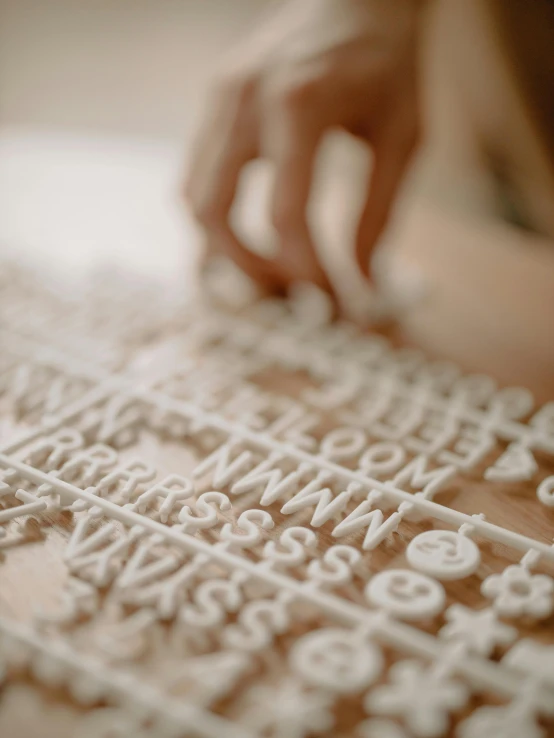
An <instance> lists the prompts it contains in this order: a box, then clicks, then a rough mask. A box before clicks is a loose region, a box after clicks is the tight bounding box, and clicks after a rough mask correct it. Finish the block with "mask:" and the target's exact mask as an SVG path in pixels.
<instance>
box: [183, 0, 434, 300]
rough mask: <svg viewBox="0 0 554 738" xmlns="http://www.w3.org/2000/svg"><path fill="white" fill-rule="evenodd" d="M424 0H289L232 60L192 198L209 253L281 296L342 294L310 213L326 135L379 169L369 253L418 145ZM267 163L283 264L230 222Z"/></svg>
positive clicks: (197, 161)
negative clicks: (240, 192) (315, 289)
mask: <svg viewBox="0 0 554 738" xmlns="http://www.w3.org/2000/svg"><path fill="white" fill-rule="evenodd" d="M421 7H422V5H421V2H418V1H417V0H289V2H286V3H284V4H282V5H280V6H279V7H278V9H277V10H276V11H273V12H272V13H271V14H270V15H269V17H268V18H267V19H266V21H265V23H263V24H262V25H261V26H260V27H258V28H257V29H256V30H255V31H254V33H253V34H252V35H251V36H250V37H249V38H248V39H246V40H245V41H243V42H242V43H241V44H240V48H239V49H237V50H236V51H235V52H234V53H233V54H232V55H231V57H230V58H228V59H226V60H225V62H224V64H223V65H222V69H223V70H224V71H223V72H222V73H221V74H220V76H219V78H218V79H217V80H216V82H215V85H214V88H213V91H212V94H211V98H210V100H209V103H208V106H207V110H206V115H205V118H204V121H203V124H202V126H201V128H200V131H199V134H198V136H197V139H196V143H195V146H194V147H193V153H192V165H191V167H190V170H189V174H188V179H187V183H186V187H185V194H186V198H187V201H188V203H189V205H190V208H191V210H192V213H193V215H194V216H195V218H196V220H197V221H198V223H199V224H200V225H201V227H202V228H203V231H204V233H205V237H206V245H207V252H208V254H214V253H223V254H225V255H227V256H228V257H230V258H231V259H232V260H233V261H234V262H235V263H236V264H237V265H238V266H239V267H241V268H242V269H243V270H244V271H245V272H246V273H247V274H248V275H249V276H250V277H252V278H253V279H254V280H255V281H257V282H258V283H260V284H261V285H262V286H263V287H265V288H266V289H269V290H271V291H279V292H283V291H286V290H287V289H288V287H289V286H290V284H291V283H292V282H294V281H297V280H298V281H310V282H313V283H315V284H316V285H317V286H319V287H321V288H323V289H325V290H327V291H329V292H331V293H332V292H333V290H334V288H333V284H332V282H331V280H330V279H329V275H328V274H326V273H325V270H324V268H323V266H322V264H321V262H320V259H319V257H318V253H317V249H316V247H315V245H314V242H313V239H312V237H311V234H310V229H309V226H308V221H307V216H306V210H307V206H308V201H309V199H310V194H311V191H312V175H313V169H314V162H315V159H316V156H317V153H318V150H319V147H320V145H321V143H322V140H323V138H324V137H325V135H326V134H327V133H328V132H330V131H332V130H336V129H342V130H343V131H346V132H348V133H349V134H351V135H353V136H355V137H357V138H359V139H361V140H362V141H364V142H365V143H366V144H367V146H368V148H369V149H370V150H371V153H372V156H373V166H372V171H371V176H370V178H369V181H368V182H367V183H366V185H365V189H364V196H363V206H362V209H361V214H360V216H359V222H358V224H357V229H356V238H355V243H354V244H353V246H352V250H353V253H354V256H355V260H356V262H357V264H358V266H359V269H360V271H361V273H362V274H363V275H364V276H365V277H366V278H367V279H368V280H370V279H371V266H370V261H371V260H370V257H371V254H372V252H373V250H374V248H375V246H376V244H377V241H378V238H379V236H380V234H381V233H382V231H383V229H384V228H385V225H386V223H387V219H388V216H389V213H390V211H391V207H392V205H393V203H394V200H395V196H396V194H397V191H398V188H399V186H400V184H401V182H402V180H403V178H404V175H405V173H406V170H407V168H408V166H409V164H410V161H411V159H412V155H413V153H414V151H415V149H416V147H417V143H418V139H419V101H418V90H417V76H418V75H417V69H416V66H417V64H416V61H417V55H418V39H419V23H418V21H419V16H420V13H421ZM258 157H262V158H264V159H267V160H269V161H270V162H271V164H272V167H273V171H274V179H273V191H272V196H271V211H270V217H271V223H272V225H273V227H274V229H275V232H276V234H277V238H278V245H279V248H278V252H277V254H276V256H275V257H274V258H271V259H268V258H263V257H262V256H259V255H257V254H254V253H252V252H251V251H250V250H249V249H248V248H246V246H245V245H244V244H243V243H241V241H240V240H239V238H238V237H237V235H236V234H235V233H234V232H233V230H232V228H231V225H230V223H229V214H230V211H231V208H232V205H233V202H234V200H235V195H236V192H237V187H238V183H239V178H240V176H241V173H242V171H243V169H244V167H245V165H246V164H247V163H248V162H250V161H252V160H253V159H256V158H258Z"/></svg>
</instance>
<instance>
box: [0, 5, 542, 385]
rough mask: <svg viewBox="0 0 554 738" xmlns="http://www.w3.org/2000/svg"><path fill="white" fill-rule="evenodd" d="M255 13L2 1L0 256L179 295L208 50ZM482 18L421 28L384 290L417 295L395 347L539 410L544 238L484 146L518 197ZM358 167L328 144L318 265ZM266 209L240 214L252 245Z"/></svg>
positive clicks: (493, 51) (189, 249)
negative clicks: (415, 120) (422, 134)
mask: <svg viewBox="0 0 554 738" xmlns="http://www.w3.org/2000/svg"><path fill="white" fill-rule="evenodd" d="M268 4H269V3H268V2H267V0H79V1H78V2H75V1H74V0H0V244H1V247H2V249H3V250H4V251H5V252H7V253H10V252H11V253H17V254H18V255H22V254H29V255H30V256H31V258H32V259H33V260H35V262H37V263H40V262H44V263H56V264H57V265H58V266H59V268H60V269H62V270H66V273H67V274H68V275H69V276H70V278H74V276H75V275H76V274H77V273H78V272H79V273H85V272H86V271H87V270H90V268H91V266H93V265H94V264H96V263H98V262H100V261H108V262H109V263H114V264H115V263H118V264H120V265H124V266H125V268H126V269H131V270H136V271H139V272H142V273H148V274H154V273H155V274H159V275H160V276H161V277H163V278H170V277H173V276H174V275H175V274H177V273H178V274H179V275H181V276H182V275H189V276H190V278H191V279H192V275H193V274H194V269H193V264H194V259H195V254H196V252H197V245H198V238H197V234H196V231H195V229H194V226H193V224H192V222H191V221H190V219H189V217H188V216H187V214H186V213H185V211H184V208H183V207H182V204H181V202H180V199H179V198H180V195H179V186H180V185H179V183H180V179H181V177H182V173H183V171H184V169H185V167H186V160H187V155H188V154H187V151H188V147H189V146H190V141H191V136H192V132H193V131H194V127H195V124H197V122H198V120H199V115H200V112H201V108H202V101H203V99H204V97H205V95H206V93H207V91H208V89H209V80H210V79H211V78H212V76H213V74H214V72H215V70H216V69H217V66H218V62H219V60H220V58H221V54H222V52H223V51H224V50H225V49H226V48H228V47H230V46H232V44H233V43H235V42H236V41H237V40H239V39H240V38H241V36H242V35H243V34H244V33H246V31H247V29H248V28H250V27H251V26H252V25H255V23H256V19H257V18H258V16H259V15H260V14H261V13H263V12H264V10H265V9H266V7H267V5H268ZM486 4H487V3H485V2H484V0H467V2H464V3H448V2H442V3H440V2H438V3H436V7H435V8H434V9H433V12H432V13H430V17H429V23H428V24H427V29H426V43H425V44H424V49H423V58H422V68H423V69H424V74H423V78H422V79H423V83H422V88H423V89H422V92H423V100H424V122H425V131H426V138H425V146H424V147H423V149H422V152H421V154H420V156H419V158H418V161H417V163H416V166H415V167H414V170H413V172H412V174H411V176H410V178H409V181H408V183H407V186H406V188H405V191H404V193H403V197H402V198H401V202H400V205H399V207H398V208H397V214H396V218H395V221H394V225H393V228H392V229H391V230H390V232H389V233H388V235H387V240H388V241H390V242H391V243H392V244H393V246H394V248H392V249H391V255H393V256H394V258H392V262H393V265H394V264H396V265H397V266H394V268H393V274H403V273H405V272H406V271H407V272H408V273H409V274H415V275H416V277H417V279H419V278H421V280H422V282H423V283H424V284H425V287H426V289H427V288H428V289H427V293H428V295H431V298H430V299H429V300H427V301H425V302H424V303H423V304H422V305H421V307H420V308H418V309H417V310H414V311H413V312H411V313H410V314H409V315H407V316H405V318H404V325H403V328H404V331H405V335H406V340H408V341H411V342H416V343H417V344H418V345H421V346H423V348H424V349H426V350H427V351H429V352H430V353H431V354H433V355H437V356H445V357H447V358H452V359H455V360H457V361H459V362H461V363H462V364H463V366H464V367H465V368H467V369H470V370H477V371H487V372H491V373H493V374H494V375H495V376H497V377H498V378H499V380H500V381H501V382H502V383H517V384H519V383H523V384H527V385H530V386H531V387H532V388H533V389H535V391H536V392H537V393H538V394H539V395H540V396H542V397H550V396H551V395H552V381H553V379H552V377H554V340H553V339H554V333H553V331H554V329H553V328H552V320H551V316H552V315H553V314H554V290H553V289H552V284H553V283H554V257H553V255H552V254H553V253H554V250H553V249H552V248H551V237H550V236H548V237H545V234H544V233H542V232H541V229H540V228H527V227H526V228H524V229H522V228H521V227H520V225H517V224H516V223H514V221H515V220H517V218H515V217H513V213H512V212H511V211H509V208H507V206H506V203H507V199H506V197H505V196H504V195H503V196H502V197H499V194H498V186H497V185H498V181H497V179H498V178H496V179H495V177H494V176H491V174H490V171H487V169H486V167H485V166H484V165H483V157H482V151H483V149H484V148H486V147H484V146H483V145H482V144H483V141H484V140H485V141H486V140H494V139H495V137H501V138H502V149H503V150H506V151H508V152H510V156H512V157H513V159H514V162H515V164H514V167H513V169H514V171H517V172H522V173H523V175H522V177H523V179H524V180H525V181H526V182H531V185H534V184H535V183H534V180H533V177H530V176H529V172H528V171H527V170H529V171H530V170H531V164H532V163H534V162H535V160H539V161H540V159H541V156H540V151H539V150H538V149H537V147H533V146H529V145H527V143H526V142H528V140H529V137H528V136H526V130H527V128H526V127H528V126H529V120H528V119H527V117H526V116H525V115H523V114H522V113H521V109H520V108H521V106H520V105H519V103H518V102H517V101H516V96H515V93H514V80H513V75H511V73H510V71H509V69H508V67H507V66H506V65H505V64H504V63H500V61H499V59H500V57H499V53H498V50H497V48H496V45H495V43H491V39H492V37H493V36H494V30H495V29H494V27H493V25H494V24H493V22H492V21H491V18H490V17H489V16H487V14H486V13H484V9H483V6H484V5H486ZM537 152H538V153H537ZM358 154H359V151H358V150H357V148H356V146H354V145H352V144H351V142H350V143H349V142H346V141H342V142H340V145H338V146H335V147H334V148H333V151H332V152H330V153H329V156H328V158H327V164H326V165H325V166H324V167H323V170H322V171H330V172H331V173H332V175H333V176H332V177H330V180H332V182H331V184H330V185H329V186H327V187H323V188H322V189H323V194H322V197H321V201H322V204H321V207H320V211H321V223H320V225H319V229H318V239H320V240H323V241H324V240H327V241H328V242H329V243H328V244H324V246H326V247H327V246H328V250H329V252H336V253H339V252H341V253H342V252H345V251H346V250H347V244H348V242H349V239H350V237H351V233H352V227H353V224H354V219H355V214H356V212H357V207H358V205H359V195H360V192H361V187H360V177H362V176H364V173H365V168H364V167H363V166H361V165H360V157H359V155H358ZM321 179H322V180H324V179H325V177H324V176H323V175H322V177H321ZM529 191H530V192H531V193H533V192H537V191H538V187H535V189H534V190H533V186H531V187H530V190H529ZM504 194H505V193H504ZM262 201H263V196H262V195H260V194H259V193H258V199H256V198H255V197H254V196H251V197H250V198H248V203H247V208H246V217H245V218H244V220H246V221H247V222H248V225H249V228H250V230H251V231H252V232H253V233H254V234H256V233H259V232H260V228H261V227H262V226H261V225H260V223H261V222H262V221H263V202H262ZM527 202H531V203H534V202H538V198H536V197H534V196H529V197H527ZM551 202H552V201H551V200H550V203H549V202H548V201H547V202H546V204H547V205H549V204H551ZM508 204H509V202H508ZM532 209H533V208H532V207H531V210H532ZM508 211H509V212H508ZM543 211H549V212H554V209H552V208H550V209H549V208H548V207H547V208H543ZM538 221H540V218H538ZM538 221H537V222H538ZM527 225H528V224H527ZM254 238H256V236H255V235H254ZM395 260H396V262H395Z"/></svg>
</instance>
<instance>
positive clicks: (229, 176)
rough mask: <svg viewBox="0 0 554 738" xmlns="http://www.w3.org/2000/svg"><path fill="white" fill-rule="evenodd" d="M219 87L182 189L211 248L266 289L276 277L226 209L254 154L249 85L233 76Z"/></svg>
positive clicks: (253, 127)
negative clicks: (244, 239)
mask: <svg viewBox="0 0 554 738" xmlns="http://www.w3.org/2000/svg"><path fill="white" fill-rule="evenodd" d="M226 85H227V86H224V87H220V89H219V90H218V99H217V101H216V102H215V104H214V105H213V106H212V110H211V113H210V115H209V118H208V121H207V123H206V124H205V126H204V128H203V130H202V132H201V134H200V137H199V139H198V143H197V145H196V147H195V150H194V153H193V161H192V165H191V167H190V170H189V176H188V183H187V185H186V188H185V194H186V197H187V200H188V202H189V204H190V207H191V210H192V212H193V215H194V216H195V218H196V220H197V221H198V222H199V223H200V225H201V226H202V228H203V230H204V232H205V234H206V241H207V243H208V248H209V249H210V251H218V252H223V253H225V254H226V255H227V256H228V257H229V258H230V259H232V260H233V261H234V262H235V263H236V264H237V265H238V266H239V267H240V268H241V269H242V270H243V271H244V272H246V274H248V275H249V276H250V277H251V278H252V279H254V280H256V281H258V282H261V283H262V284H263V285H264V286H265V287H267V288H268V289H273V288H274V287H277V282H279V281H280V279H279V276H278V274H277V273H276V272H275V268H274V266H272V265H271V263H270V262H268V261H267V260H266V259H264V258H262V257H261V256H259V255H257V254H254V253H253V252H252V251H250V250H249V249H248V248H246V247H245V246H244V245H243V244H242V243H241V242H240V241H239V239H238V238H237V236H236V235H235V233H234V232H233V230H232V228H231V226H230V224H229V214H230V211H231V208H232V205H233V201H234V198H235V193H236V191H237V187H238V183H239V178H240V175H241V172H242V169H243V167H244V165H245V164H246V163H247V162H249V161H250V160H251V159H252V158H254V157H255V156H256V154H257V127H256V120H255V109H254V99H253V95H254V85H253V83H251V82H250V81H248V80H232V81H231V82H228V83H226Z"/></svg>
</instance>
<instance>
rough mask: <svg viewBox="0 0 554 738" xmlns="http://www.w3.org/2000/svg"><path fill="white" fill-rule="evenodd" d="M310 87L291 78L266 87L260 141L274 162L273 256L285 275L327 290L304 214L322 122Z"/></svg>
mask: <svg viewBox="0 0 554 738" xmlns="http://www.w3.org/2000/svg"><path fill="white" fill-rule="evenodd" d="M313 92H314V90H313V89H312V88H311V87H310V85H309V84H307V85H306V84H305V83H302V84H293V85H291V83H290V81H289V82H288V83H287V84H286V85H285V86H282V87H280V88H277V89H276V88H274V89H273V90H271V93H270V97H269V101H268V102H267V108H266V110H267V113H266V116H265V118H264V121H263V123H264V139H263V141H262V147H263V153H264V155H265V156H267V158H268V159H269V160H270V161H271V162H272V164H273V165H274V184H273V193H272V200H271V222H272V225H273V228H274V230H275V232H276V234H277V236H278V239H279V244H280V254H279V257H278V262H279V263H280V264H281V266H282V269H283V271H284V272H285V274H286V275H287V276H288V278H289V280H290V281H293V280H294V281H295V280H298V281H310V282H313V283H315V284H316V285H317V286H318V287H320V288H322V289H324V290H326V291H332V287H331V284H330V282H329V279H328V277H327V275H326V274H325V271H324V269H323V268H322V266H321V263H320V260H319V258H318V254H317V251H316V248H315V245H314V242H313V239H312V237H311V233H310V228H309V225H308V219H307V208H308V203H309V199H310V194H311V189H312V178H313V170H314V162H315V159H316V155H317V151H318V148H319V144H320V142H321V137H322V135H323V131H324V127H325V123H324V120H323V116H321V115H320V114H319V113H318V101H317V99H314V95H313Z"/></svg>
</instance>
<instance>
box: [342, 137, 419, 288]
mask: <svg viewBox="0 0 554 738" xmlns="http://www.w3.org/2000/svg"><path fill="white" fill-rule="evenodd" d="M417 143H418V132H417V126H416V125H415V124H414V125H413V126H410V127H408V128H406V127H405V128H404V129H403V130H398V129H397V132H393V131H392V129H390V128H389V131H388V133H387V134H386V135H385V136H383V137H382V138H381V139H377V140H375V141H374V142H373V169H372V172H371V178H370V181H369V187H368V192H367V197H366V200H365V203H364V206H363V210H362V213H361V216H360V220H359V223H358V231H357V235H356V261H357V263H358V266H359V268H360V271H361V272H362V274H363V275H364V276H365V277H367V278H368V279H369V278H370V272H371V265H370V258H371V254H372V252H373V250H374V248H375V246H376V244H377V241H378V239H379V236H380V235H381V233H382V232H383V230H384V228H385V226H386V224H387V221H388V218H389V214H390V212H391V208H392V205H393V203H394V200H395V198H396V194H397V192H398V188H399V186H400V185H401V183H402V180H403V178H404V175H405V173H406V170H407V168H408V166H409V164H410V161H411V159H412V156H413V153H414V151H415V149H416V147H417Z"/></svg>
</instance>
